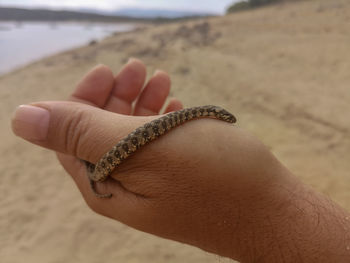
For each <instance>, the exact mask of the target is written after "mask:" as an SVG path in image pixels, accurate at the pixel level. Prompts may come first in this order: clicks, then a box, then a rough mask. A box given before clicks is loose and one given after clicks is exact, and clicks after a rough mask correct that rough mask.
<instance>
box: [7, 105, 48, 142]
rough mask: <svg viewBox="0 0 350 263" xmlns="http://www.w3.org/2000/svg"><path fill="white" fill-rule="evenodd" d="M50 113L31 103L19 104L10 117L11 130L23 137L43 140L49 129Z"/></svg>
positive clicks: (30, 139)
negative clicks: (11, 117)
mask: <svg viewBox="0 0 350 263" xmlns="http://www.w3.org/2000/svg"><path fill="white" fill-rule="evenodd" d="M49 122H50V113H49V112H48V111H47V110H46V109H43V108H40V107H35V106H31V105H21V106H19V107H18V108H17V109H16V111H15V113H14V117H13V119H12V130H13V132H14V133H15V134H16V135H17V136H20V137H22V138H23V139H26V140H29V141H44V140H45V139H46V137H47V131H48V129H49Z"/></svg>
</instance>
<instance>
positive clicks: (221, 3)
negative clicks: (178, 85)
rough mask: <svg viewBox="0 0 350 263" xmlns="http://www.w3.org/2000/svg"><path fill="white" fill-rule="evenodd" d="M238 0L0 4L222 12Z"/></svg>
mask: <svg viewBox="0 0 350 263" xmlns="http://www.w3.org/2000/svg"><path fill="white" fill-rule="evenodd" d="M237 1H238V0H173V1H167V0H0V6H21V7H29V8H36V7H49V8H53V9H60V8H67V9H77V8H94V9H95V8H96V9H101V10H115V9H120V8H128V7H137V8H152V9H154V8H157V9H169V10H181V11H183V10H185V11H191V12H193V11H194V12H196V11H198V12H210V13H221V14H222V13H224V12H225V9H226V8H227V6H229V5H230V4H232V3H233V2H237Z"/></svg>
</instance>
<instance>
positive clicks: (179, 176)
mask: <svg viewBox="0 0 350 263" xmlns="http://www.w3.org/2000/svg"><path fill="white" fill-rule="evenodd" d="M144 81H145V67H144V66H143V64H142V63H141V62H140V61H135V60H133V61H131V62H130V63H128V64H127V65H126V66H125V67H124V69H123V70H122V71H121V72H120V73H119V75H118V76H117V77H116V78H115V79H114V77H113V75H112V73H111V71H110V70H109V69H108V68H106V67H104V66H100V67H97V68H95V69H94V70H93V71H92V72H90V73H89V74H88V75H87V76H86V77H85V78H84V79H83V81H82V82H81V83H80V84H79V85H78V87H77V89H76V91H75V92H74V93H73V94H72V96H71V99H70V101H67V102H38V103H34V104H32V106H25V107H22V108H19V109H18V110H17V112H16V115H15V118H14V120H13V129H14V131H15V133H16V134H18V135H20V136H22V137H23V138H25V139H27V140H29V141H31V142H33V143H35V144H38V145H41V146H43V147H46V148H49V149H52V150H55V151H57V152H59V153H58V158H59V160H60V162H61V163H62V165H63V166H64V167H65V169H66V170H67V172H68V173H69V174H70V175H71V176H72V177H73V179H74V180H75V182H76V184H77V186H78V188H79V190H80V191H81V192H82V195H83V197H84V199H85V200H86V202H87V204H88V205H89V206H90V207H91V208H92V209H93V210H94V211H96V212H97V213H100V214H102V215H105V216H108V217H111V218H114V219H116V220H118V221H121V222H123V223H125V224H128V225H130V226H132V227H134V228H137V229H140V230H142V231H145V232H149V233H152V234H155V235H159V236H162V237H166V238H170V239H174V240H177V241H181V242H185V243H188V244H192V245H195V246H197V247H200V248H202V249H205V250H207V251H210V252H214V253H216V254H219V255H223V256H228V257H231V258H234V259H238V260H242V261H243V262H244V261H245V262H250V261H253V260H257V259H261V261H263V259H266V261H268V260H269V259H270V262H272V259H276V256H275V255H276V254H278V253H282V254H283V255H284V254H286V253H287V254H288V253H289V254H288V256H286V258H287V259H293V258H294V259H295V258H297V257H299V256H300V255H301V254H302V252H300V251H298V252H297V253H294V254H293V253H291V251H292V252H294V251H293V249H294V250H295V247H289V246H284V244H287V243H288V242H289V241H290V240H291V237H290V234H289V231H290V230H291V229H293V227H294V225H292V226H290V225H291V224H295V225H296V226H298V231H299V232H298V233H303V234H305V235H306V236H307V234H308V233H309V232H310V231H311V229H310V228H309V225H308V224H306V223H305V217H306V218H308V216H309V214H310V213H311V212H312V211H311V212H310V213H309V212H308V211H310V209H305V211H304V213H303V214H300V210H299V209H300V207H305V206H307V204H310V202H311V201H309V199H308V198H306V197H308V196H309V195H310V193H312V191H311V190H309V189H308V188H307V187H305V186H304V185H302V184H301V183H300V182H299V181H298V180H297V179H296V178H295V177H294V176H292V175H291V174H290V172H289V171H288V170H287V169H286V168H284V166H283V165H281V164H280V163H279V162H278V161H277V160H276V159H275V158H274V156H273V155H272V154H271V153H270V152H269V151H268V150H267V148H266V147H265V146H264V145H262V144H261V143H260V142H259V141H258V140H256V139H255V138H254V137H253V136H250V135H249V134H247V133H246V132H245V131H243V130H241V129H239V128H237V127H235V126H232V125H229V124H227V123H225V122H221V121H218V120H213V119H201V120H195V121H192V122H188V123H186V124H184V125H182V127H178V128H175V129H173V130H172V131H171V132H169V133H168V134H166V135H165V136H163V137H160V138H159V139H157V140H156V141H154V142H152V143H150V144H148V145H146V146H145V147H143V148H141V149H140V150H139V151H137V152H136V153H135V154H134V155H133V156H131V157H130V158H128V159H127V160H125V162H123V163H122V164H121V165H120V166H119V167H118V168H117V169H116V170H115V172H114V173H113V174H112V177H113V179H110V180H108V181H106V182H103V183H98V184H97V190H98V192H100V193H110V192H111V193H113V197H112V198H111V199H99V198H97V197H96V196H95V195H94V194H93V192H92V191H91V189H90V186H89V181H88V179H87V175H86V169H85V167H84V166H83V165H82V164H81V163H80V162H79V161H78V160H77V158H78V159H83V160H87V161H89V162H92V163H96V162H97V161H98V160H99V159H100V157H101V156H102V155H103V154H104V153H105V152H107V151H108V150H109V149H110V148H111V147H113V146H114V145H115V144H116V143H117V142H118V141H119V140H120V139H121V138H123V137H124V136H126V135H127V134H128V133H129V132H131V131H132V130H134V129H135V128H137V127H139V126H141V125H142V124H144V123H145V122H148V121H150V120H152V119H154V118H157V116H155V115H157V114H158V113H159V111H160V109H161V107H162V106H163V104H164V101H165V99H166V97H167V96H168V93H169V88H170V80H169V77H168V75H167V74H165V73H163V72H159V73H158V74H156V75H155V76H153V77H152V78H151V80H150V81H149V82H148V84H147V85H146V88H145V89H144V90H143V91H141V88H142V85H143V83H144ZM138 96H139V98H138ZM137 98H138V99H137ZM135 100H136V103H135V108H134V109H133V108H132V103H133V102H134V101H135ZM181 107H182V105H181V102H180V101H178V100H176V99H174V100H172V101H170V103H169V105H168V107H167V108H166V111H172V110H178V109H181ZM132 112H134V115H139V117H137V116H127V115H129V114H131V113H132ZM117 113H119V114H117ZM121 114H123V115H121ZM141 115H143V116H145V115H151V116H146V117H140V116H141ZM321 199H322V198H320V200H321ZM304 200H307V201H308V202H305V201H304ZM303 202H304V203H306V204H304V203H303ZM320 202H321V201H320ZM322 202H323V201H322ZM296 214H297V215H298V217H297V218H295V215H296ZM291 218H292V219H293V220H292V221H291ZM322 222H323V221H322V220H321V223H322ZM299 227H300V228H299ZM287 229H288V231H286V230H287ZM273 233H278V234H273ZM116 238H117V237H116ZM327 238H329V235H327ZM281 244H282V245H281ZM310 244H311V245H310ZM327 244H329V243H328V241H327V242H324V239H322V238H321V237H318V238H317V239H313V240H309V243H307V242H306V245H305V246H304V247H303V248H301V250H302V251H305V250H307V249H308V248H310V247H311V248H313V247H322V248H323V246H324V245H327ZM282 250H283V251H282ZM295 255H296V257H295Z"/></svg>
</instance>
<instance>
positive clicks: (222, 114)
mask: <svg viewBox="0 0 350 263" xmlns="http://www.w3.org/2000/svg"><path fill="white" fill-rule="evenodd" d="M199 118H214V119H218V120H222V121H225V122H228V123H235V122H236V117H235V116H234V115H233V114H231V113H230V112H228V111H227V110H225V109H223V108H222V107H219V106H213V105H206V106H197V107H191V108H185V109H182V110H178V111H173V112H169V113H167V114H165V115H162V116H161V117H160V118H157V119H154V120H152V121H150V122H147V123H145V124H144V125H142V126H140V127H138V128H137V129H135V130H134V131H132V132H131V133H129V134H128V135H127V136H126V137H124V138H123V139H121V140H120V141H119V142H118V143H117V144H116V145H115V146H114V147H113V148H112V149H111V150H109V151H108V152H107V153H105V154H104V155H103V156H102V158H101V159H100V160H99V161H98V162H97V163H96V164H92V163H90V162H88V161H85V160H84V161H83V162H84V164H85V167H86V171H87V176H88V178H89V181H90V186H91V190H92V191H93V193H94V194H95V195H96V196H97V197H99V198H111V197H112V194H111V193H107V194H100V193H98V192H97V191H96V186H95V184H96V183H97V182H103V181H105V180H107V179H108V177H109V176H110V175H111V174H112V172H113V171H114V170H115V169H116V168H117V167H118V166H119V165H120V164H121V163H122V162H123V161H124V160H125V159H127V158H128V157H129V156H130V155H132V154H133V153H135V152H136V151H137V150H138V149H140V148H141V147H143V146H144V145H146V144H147V143H149V142H151V141H154V140H156V139H157V138H159V137H160V136H162V135H164V134H166V133H167V132H169V131H170V130H172V129H173V128H175V127H177V126H180V125H181V124H183V123H185V122H188V121H190V120H193V119H199Z"/></svg>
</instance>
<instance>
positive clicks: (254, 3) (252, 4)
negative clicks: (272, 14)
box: [226, 0, 288, 13]
mask: <svg viewBox="0 0 350 263" xmlns="http://www.w3.org/2000/svg"><path fill="white" fill-rule="evenodd" d="M287 1H288V0H243V1H240V2H236V3H234V4H232V5H231V6H229V7H228V9H227V11H226V12H227V13H233V12H238V11H242V10H247V9H252V8H257V7H261V6H264V5H269V4H273V3H278V2H287Z"/></svg>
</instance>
